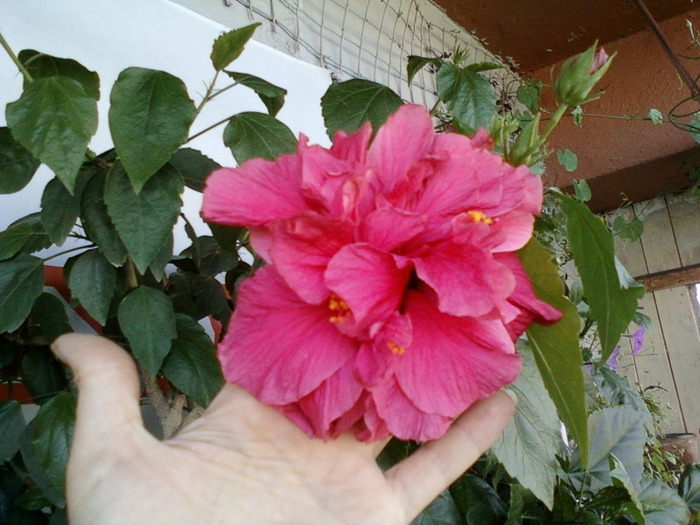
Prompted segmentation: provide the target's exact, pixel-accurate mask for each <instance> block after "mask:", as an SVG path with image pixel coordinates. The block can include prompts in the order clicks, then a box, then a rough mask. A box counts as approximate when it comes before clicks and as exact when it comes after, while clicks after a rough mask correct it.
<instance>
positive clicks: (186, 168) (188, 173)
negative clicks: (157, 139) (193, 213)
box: [168, 148, 221, 192]
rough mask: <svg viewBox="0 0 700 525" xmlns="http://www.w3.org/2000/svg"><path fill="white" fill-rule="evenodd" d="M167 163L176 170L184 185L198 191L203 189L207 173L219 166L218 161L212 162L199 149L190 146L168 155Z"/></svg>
mask: <svg viewBox="0 0 700 525" xmlns="http://www.w3.org/2000/svg"><path fill="white" fill-rule="evenodd" d="M168 164H170V166H171V167H173V168H175V169H176V170H177V172H178V173H179V174H180V176H181V177H182V180H184V181H185V186H187V187H188V188H190V189H193V190H194V191H198V192H202V191H203V190H204V181H205V180H206V178H207V177H208V176H209V174H210V173H211V172H212V171H214V170H216V169H219V168H220V167H221V166H220V165H219V163H218V162H214V161H213V160H211V159H210V158H209V157H207V156H206V155H204V154H203V153H202V152H201V151H198V150H196V149H192V148H181V149H179V150H177V151H176V152H175V153H174V154H173V156H172V157H170V160H169V161H168Z"/></svg>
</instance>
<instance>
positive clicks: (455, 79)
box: [437, 63, 496, 134]
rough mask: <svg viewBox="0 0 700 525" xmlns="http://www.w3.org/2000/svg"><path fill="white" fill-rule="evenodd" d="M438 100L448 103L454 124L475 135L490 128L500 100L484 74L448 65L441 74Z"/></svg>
mask: <svg viewBox="0 0 700 525" xmlns="http://www.w3.org/2000/svg"><path fill="white" fill-rule="evenodd" d="M437 88H438V97H439V98H440V99H441V100H443V101H445V103H446V104H447V107H448V108H449V110H450V113H451V114H452V119H453V123H454V124H455V127H457V128H458V129H459V130H460V131H462V132H464V133H467V134H472V133H473V132H474V131H476V130H477V129H478V128H486V129H489V127H490V126H491V118H492V117H493V115H494V114H495V112H496V109H495V108H496V97H495V96H494V94H493V89H492V88H491V84H490V83H489V81H488V80H487V79H486V78H484V77H483V76H481V75H480V74H478V73H476V72H474V71H470V70H468V69H465V68H460V67H456V66H454V65H452V64H449V63H446V64H444V65H443V66H442V67H441V68H440V70H439V71H438V74H437Z"/></svg>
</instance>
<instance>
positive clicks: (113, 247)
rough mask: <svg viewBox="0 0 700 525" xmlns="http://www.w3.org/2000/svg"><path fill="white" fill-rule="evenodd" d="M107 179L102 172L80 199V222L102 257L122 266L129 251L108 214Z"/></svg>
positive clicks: (88, 184)
mask: <svg viewBox="0 0 700 525" xmlns="http://www.w3.org/2000/svg"><path fill="white" fill-rule="evenodd" d="M106 179H107V173H106V172H105V171H100V172H98V173H97V174H95V176H93V177H92V178H91V179H90V181H89V182H88V183H87V185H86V186H85V189H84V190H83V195H82V198H81V199H80V220H81V223H82V225H83V228H85V233H87V236H88V237H89V238H90V240H91V241H92V242H94V243H95V244H96V245H97V247H98V248H99V250H100V252H101V253H102V255H104V256H105V258H106V259H107V260H108V261H109V262H111V263H112V264H113V265H114V266H121V265H122V264H124V261H126V256H127V251H126V247H125V246H124V243H123V242H122V240H121V239H120V238H119V234H118V233H117V230H116V228H115V227H114V223H113V222H112V219H111V218H110V216H109V214H108V213H107V206H106V205H105V201H104V192H105V181H106Z"/></svg>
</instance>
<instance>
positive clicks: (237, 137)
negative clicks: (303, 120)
mask: <svg viewBox="0 0 700 525" xmlns="http://www.w3.org/2000/svg"><path fill="white" fill-rule="evenodd" d="M224 144H226V146H227V147H228V148H229V149H230V150H231V153H232V154H233V157H234V158H235V159H236V162H238V163H239V164H242V163H243V162H245V161H246V160H249V159H252V158H255V157H260V158H263V159H266V160H274V159H275V158H277V157H278V156H279V155H284V154H285V153H293V152H294V151H296V147H297V140H296V138H295V137H294V133H292V131H291V130H290V129H289V128H288V127H287V126H286V125H285V124H283V123H282V122H280V121H279V120H277V119H276V118H274V117H272V116H270V115H266V114H265V113H256V112H254V111H246V112H243V113H239V114H237V115H234V116H233V117H231V119H230V120H229V122H228V125H227V126H226V129H225V130H224Z"/></svg>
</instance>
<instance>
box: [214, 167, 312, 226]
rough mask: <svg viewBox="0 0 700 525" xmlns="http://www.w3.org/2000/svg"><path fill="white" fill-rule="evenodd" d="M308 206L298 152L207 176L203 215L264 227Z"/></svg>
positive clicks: (237, 223) (218, 220)
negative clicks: (303, 193) (302, 185)
mask: <svg viewBox="0 0 700 525" xmlns="http://www.w3.org/2000/svg"><path fill="white" fill-rule="evenodd" d="M307 209H309V204H308V203H307V201H306V200H305V199H304V197H303V196H302V194H301V166H300V163H299V157H298V156H297V155H282V156H280V157H278V158H277V159H276V160H275V161H274V162H270V161H267V160H263V159H251V160H249V161H248V162H245V163H243V164H241V165H240V166H239V167H238V168H234V169H231V168H221V169H218V170H216V171H214V172H213V173H212V174H211V175H209V178H207V181H206V186H205V188H204V192H203V195H202V217H204V219H205V220H207V221H210V222H215V223H218V224H228V225H236V226H262V225H265V224H268V223H269V222H270V221H273V220H274V219H278V218H281V217H291V216H292V215H294V214H296V213H299V212H301V211H304V210H307Z"/></svg>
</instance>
